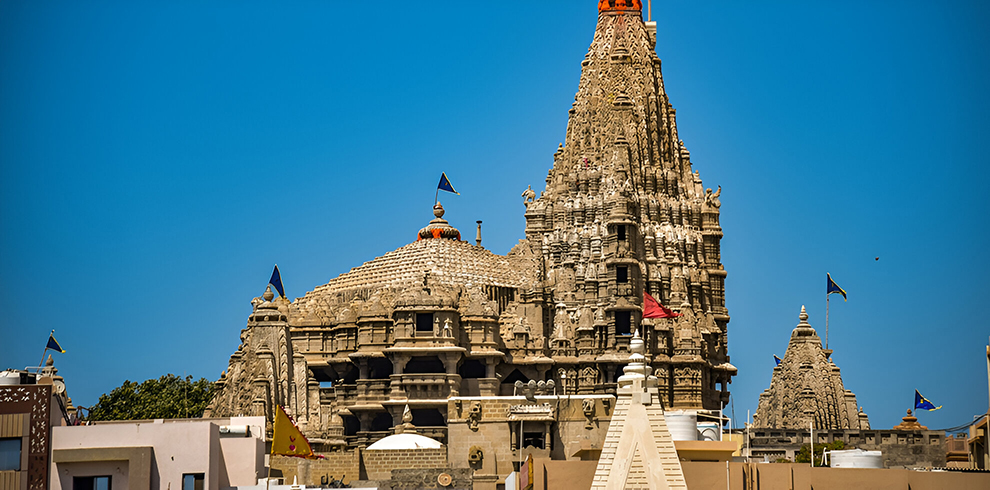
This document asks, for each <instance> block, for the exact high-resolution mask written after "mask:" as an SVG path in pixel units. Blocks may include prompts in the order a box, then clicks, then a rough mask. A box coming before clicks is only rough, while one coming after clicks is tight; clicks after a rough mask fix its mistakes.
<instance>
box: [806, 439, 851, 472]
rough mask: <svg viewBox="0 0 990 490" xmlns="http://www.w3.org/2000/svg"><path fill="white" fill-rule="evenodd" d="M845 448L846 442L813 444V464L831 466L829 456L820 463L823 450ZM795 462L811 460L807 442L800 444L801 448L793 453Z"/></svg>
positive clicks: (808, 461)
mask: <svg viewBox="0 0 990 490" xmlns="http://www.w3.org/2000/svg"><path fill="white" fill-rule="evenodd" d="M845 448H846V443H845V442H842V441H841V440H839V441H833V442H830V443H828V444H815V464H814V465H813V466H831V465H832V461H831V458H830V459H829V460H828V461H826V462H825V464H822V454H823V453H824V452H825V451H841V450H843V449H845ZM794 462H795V463H810V462H811V448H809V447H808V445H807V444H805V445H803V446H801V449H800V450H799V451H798V452H797V454H795V455H794Z"/></svg>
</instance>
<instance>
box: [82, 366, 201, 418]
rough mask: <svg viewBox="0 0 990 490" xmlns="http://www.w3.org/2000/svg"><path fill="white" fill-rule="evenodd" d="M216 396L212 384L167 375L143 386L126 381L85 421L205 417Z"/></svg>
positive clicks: (105, 398)
mask: <svg viewBox="0 0 990 490" xmlns="http://www.w3.org/2000/svg"><path fill="white" fill-rule="evenodd" d="M212 396H213V383H212V382H210V381H208V380H207V379H206V378H200V379H199V381H193V378H192V376H186V377H185V379H183V378H180V377H178V376H176V375H174V374H168V375H165V376H162V377H161V378H158V379H149V380H147V381H145V382H143V383H140V384H138V383H135V382H133V381H124V384H123V385H121V386H119V387H117V388H115V389H114V390H113V391H111V392H110V393H104V394H103V395H100V400H99V401H98V402H97V403H96V405H93V406H92V407H90V410H89V416H87V417H86V420H145V419H175V418H195V417H202V416H203V411H204V410H206V405H207V404H209V403H210V398H211V397H212Z"/></svg>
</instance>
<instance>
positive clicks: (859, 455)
mask: <svg viewBox="0 0 990 490" xmlns="http://www.w3.org/2000/svg"><path fill="white" fill-rule="evenodd" d="M828 460H829V463H831V466H832V467H833V468H883V457H882V455H881V453H880V451H864V450H862V449H847V450H845V451H829V453H828Z"/></svg>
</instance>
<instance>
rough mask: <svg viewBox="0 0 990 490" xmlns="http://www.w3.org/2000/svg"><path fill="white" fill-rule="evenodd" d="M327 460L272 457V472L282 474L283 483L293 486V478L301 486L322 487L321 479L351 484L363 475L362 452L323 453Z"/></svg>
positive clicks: (356, 450)
mask: <svg viewBox="0 0 990 490" xmlns="http://www.w3.org/2000/svg"><path fill="white" fill-rule="evenodd" d="M322 456H323V457H324V458H325V459H303V458H292V457H288V456H272V460H271V461H272V463H271V467H272V470H273V471H274V470H279V471H281V472H282V478H284V480H283V481H285V482H286V484H291V483H292V479H293V477H296V478H298V481H299V484H300V485H306V486H317V487H318V486H320V482H321V479H322V478H323V477H326V479H327V480H329V479H330V478H335V479H337V480H343V481H344V482H349V481H352V480H359V479H360V476H361V475H360V473H361V451H360V450H359V449H355V450H351V451H334V452H329V453H323V454H322Z"/></svg>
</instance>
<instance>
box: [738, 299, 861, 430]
mask: <svg viewBox="0 0 990 490" xmlns="http://www.w3.org/2000/svg"><path fill="white" fill-rule="evenodd" d="M798 318H799V319H800V322H799V323H798V324H797V326H796V327H794V331H792V332H791V341H790V343H789V344H788V345H787V352H785V353H784V358H783V359H782V360H781V361H780V364H779V365H778V366H776V367H775V368H773V378H772V379H771V380H770V388H767V389H766V390H765V391H764V392H763V393H762V394H761V395H760V404H759V406H758V407H757V409H756V415H755V416H754V417H753V425H754V426H755V427H760V428H774V429H807V428H808V426H809V424H810V423H814V427H815V429H816V430H834V429H869V428H870V421H869V419H868V418H867V416H866V414H865V413H863V411H862V409H857V406H856V395H855V394H853V392H852V391H849V390H847V389H845V388H844V387H843V385H842V376H841V374H839V367H838V366H836V365H835V363H834V362H832V359H831V354H832V351H830V350H825V349H823V348H822V339H821V337H819V336H818V334H817V333H816V332H815V329H814V328H812V327H811V325H810V324H809V323H808V313H807V311H805V309H804V306H803V305H802V306H801V314H800V315H799V316H798Z"/></svg>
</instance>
